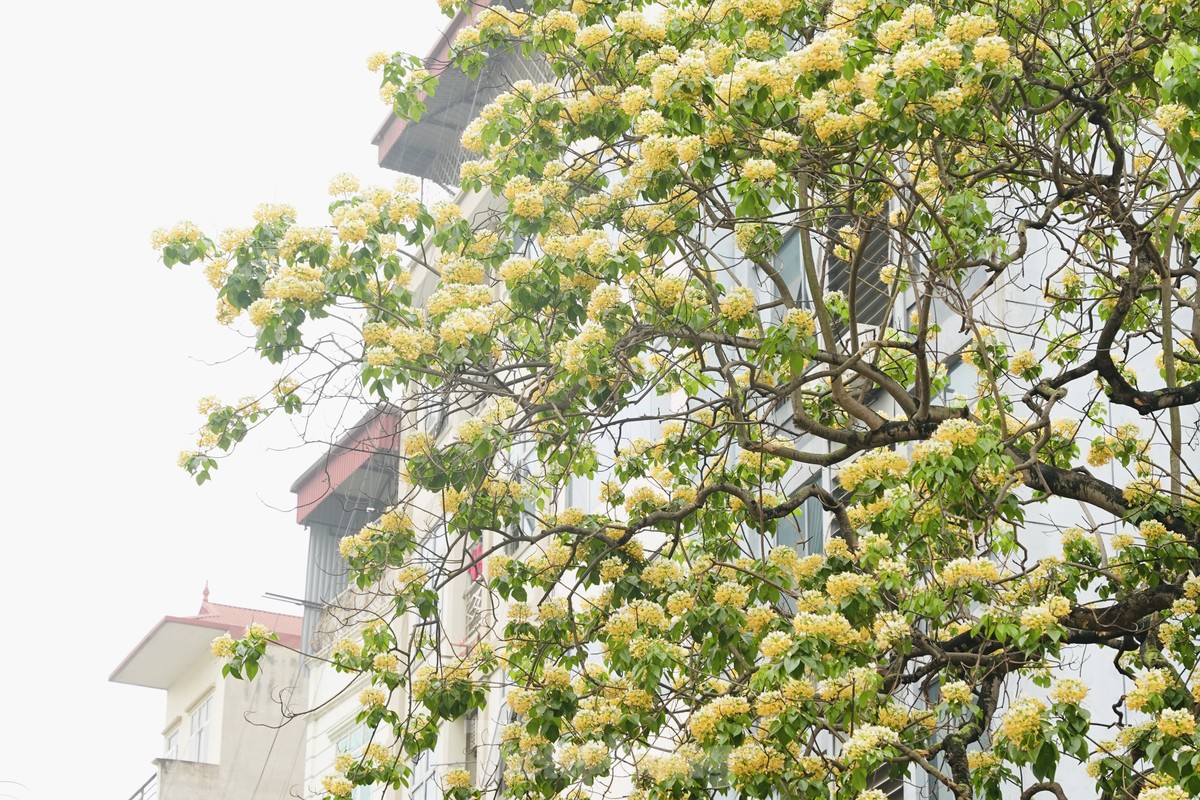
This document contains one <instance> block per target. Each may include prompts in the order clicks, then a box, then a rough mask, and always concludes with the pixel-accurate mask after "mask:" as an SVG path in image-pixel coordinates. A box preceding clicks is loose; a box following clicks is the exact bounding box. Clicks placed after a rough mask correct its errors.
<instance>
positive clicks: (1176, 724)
mask: <svg viewBox="0 0 1200 800" xmlns="http://www.w3.org/2000/svg"><path fill="white" fill-rule="evenodd" d="M1155 724H1156V726H1157V727H1158V729H1159V730H1160V731H1162V734H1163V735H1164V736H1170V737H1174V738H1178V737H1180V736H1191V735H1192V734H1193V733H1195V732H1196V718H1195V717H1194V716H1193V715H1192V712H1191V711H1188V710H1187V709H1185V708H1168V709H1167V710H1165V711H1163V712H1162V713H1161V714H1159V715H1158V719H1157V720H1155Z"/></svg>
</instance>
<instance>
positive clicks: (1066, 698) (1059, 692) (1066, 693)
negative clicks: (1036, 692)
mask: <svg viewBox="0 0 1200 800" xmlns="http://www.w3.org/2000/svg"><path fill="white" fill-rule="evenodd" d="M1087 696H1088V686H1087V684H1086V683H1084V682H1083V681H1081V680H1079V679H1078V678H1062V679H1060V680H1058V681H1056V682H1055V684H1054V688H1053V689H1051V690H1050V699H1051V700H1053V701H1054V702H1056V703H1063V704H1064V705H1068V706H1077V705H1079V704H1080V703H1082V702H1083V700H1084V698H1085V697H1087Z"/></svg>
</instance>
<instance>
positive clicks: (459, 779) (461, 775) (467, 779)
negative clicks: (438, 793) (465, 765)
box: [442, 769, 471, 790]
mask: <svg viewBox="0 0 1200 800" xmlns="http://www.w3.org/2000/svg"><path fill="white" fill-rule="evenodd" d="M470 787H471V773H469V772H467V771H466V770H465V769H452V770H449V771H447V772H446V774H445V775H443V776H442V788H443V789H448V790H453V789H469V788H470Z"/></svg>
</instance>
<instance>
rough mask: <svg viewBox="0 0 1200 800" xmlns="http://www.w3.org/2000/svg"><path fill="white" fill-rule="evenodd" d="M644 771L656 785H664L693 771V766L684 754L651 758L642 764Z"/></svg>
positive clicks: (678, 753)
mask: <svg viewBox="0 0 1200 800" xmlns="http://www.w3.org/2000/svg"><path fill="white" fill-rule="evenodd" d="M642 769H643V770H645V772H646V774H647V775H649V776H650V779H651V780H652V781H654V782H655V783H663V782H665V781H668V780H670V779H671V778H675V777H678V776H682V775H687V774H688V773H690V772H691V771H692V765H691V763H690V762H689V761H688V759H687V757H686V756H685V755H684V754H683V753H682V752H676V753H671V754H669V755H662V756H651V757H649V758H647V759H646V760H645V761H644V762H643V763H642Z"/></svg>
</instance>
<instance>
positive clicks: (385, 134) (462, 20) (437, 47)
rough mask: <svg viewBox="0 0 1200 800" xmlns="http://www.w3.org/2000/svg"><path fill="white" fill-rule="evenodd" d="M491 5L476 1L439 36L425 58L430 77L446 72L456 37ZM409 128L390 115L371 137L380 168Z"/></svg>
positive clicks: (488, 0) (424, 97)
mask: <svg viewBox="0 0 1200 800" xmlns="http://www.w3.org/2000/svg"><path fill="white" fill-rule="evenodd" d="M491 4H492V0H476V2H475V4H474V7H473V9H472V10H471V11H470V12H462V11H460V12H458V15H457V16H455V17H454V19H452V20H450V25H449V26H447V28H446V30H444V31H442V33H441V34H440V35H439V36H438V40H437V41H436V42H435V43H434V45H433V47H432V48H431V49H430V51H429V53H428V54H427V55H426V56H425V69H426V70H427V71H428V72H429V74H430V75H433V76H435V77H436V76H438V75H441V74H442V73H443V72H445V70H446V67H448V66H449V65H450V45H451V44H453V42H454V35H455V34H456V33H458V31H459V29H460V28H462V27H463V26H464V25H466V24H467V23H469V22H474V21H475V17H476V15H477V14H478V13H479V11H480V10H481V9H484V8H486V7H487V6H490V5H491ZM428 97H429V95H428V94H427V93H425V92H422V93H421V100H425V99H427V98H428ZM417 124H418V125H419V124H420V123H419V122H418V123H417ZM407 127H408V120H402V119H400V118H399V117H397V116H396V115H395V114H389V115H388V118H387V119H385V120H384V121H383V124H382V125H380V126H379V130H377V131H376V132H375V135H374V136H372V137H371V144H373V145H376V146H377V147H378V148H379V156H378V162H379V166H381V167H384V166H386V163H385V162H387V161H388V159H389V158H390V156H391V153H392V150H393V148H395V147H396V145H398V144H399V143H400V137H401V136H403V135H404V130H405V129H406V128H407Z"/></svg>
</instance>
